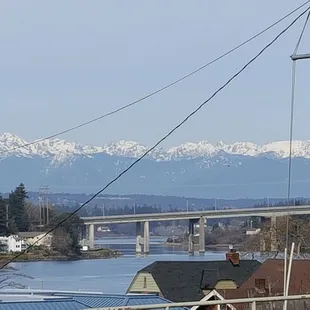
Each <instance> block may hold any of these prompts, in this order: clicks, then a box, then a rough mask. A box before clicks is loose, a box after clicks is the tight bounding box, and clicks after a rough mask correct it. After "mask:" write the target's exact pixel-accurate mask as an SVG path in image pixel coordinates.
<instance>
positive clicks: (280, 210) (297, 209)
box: [82, 205, 310, 225]
mask: <svg viewBox="0 0 310 310" xmlns="http://www.w3.org/2000/svg"><path fill="white" fill-rule="evenodd" d="M287 214H289V215H301V214H310V205H306V206H282V207H281V206H280V207H268V208H246V209H227V210H208V211H190V212H166V213H164V212H163V213H150V214H128V215H113V216H95V217H82V220H84V223H85V225H89V224H113V223H136V222H144V221H173V220H189V219H199V218H200V217H205V218H207V219H216V218H232V217H249V216H262V217H272V216H284V215H287Z"/></svg>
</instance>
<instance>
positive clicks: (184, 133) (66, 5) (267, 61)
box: [0, 0, 310, 145]
mask: <svg viewBox="0 0 310 310" xmlns="http://www.w3.org/2000/svg"><path fill="white" fill-rule="evenodd" d="M302 2H304V1H300V0H299V1H289V0H272V1H270V0H260V1H248V0H234V1H206V0H204V1H203V0H201V1H180V0H175V1H166V0H156V1H155V0H154V1H142V0H141V1H116V0H113V1H101V0H92V1H82V0H70V1H69V0H67V1H60V0H59V1H55V0H54V1H48V2H47V1H40V0H38V1H26V0H24V1H15V0H10V1H4V2H2V3H1V10H0V42H1V54H0V55H1V57H0V100H1V116H2V117H1V122H0V132H12V133H15V134H17V135H20V136H21V137H23V138H25V139H27V140H32V139H37V138H41V137H43V136H45V135H49V134H52V133H54V132H55V131H59V130H62V129H65V128H67V127H69V126H72V125H76V124H77V123H79V122H84V121H86V120H88V119H90V118H93V117H96V116H98V115H100V114H104V113H106V112H108V111H110V110H111V109H115V108H117V107H119V106H121V105H124V104H127V103H129V102H130V101H131V100H135V99H137V98H139V97H141V96H143V95H145V94H147V93H149V92H151V91H153V90H155V89H157V88H159V87H162V86H163V85H165V84H166V83H169V82H171V81H173V80H174V79H176V78H179V77H180V76H182V75H183V74H186V73H188V72H189V71H191V70H193V69H195V68H196V67H199V66H201V65H202V64H204V63H206V62H208V61H209V60H211V59H212V58H214V57H216V56H218V55H219V54H221V53H223V52H225V51H226V50H228V49H230V48H231V47H233V46H235V45H236V44H239V43H240V42H242V41H243V40H245V39H247V38H248V37H250V36H251V35H253V34H255V33H256V32H258V31H260V30H262V29H263V28H264V27H266V26H268V25H269V24H271V23H272V22H274V21H275V20H276V19H278V18H280V17H281V16H283V15H285V14H286V13H287V12H288V11H290V10H291V9H293V8H295V7H296V6H298V5H299V4H301V3H302ZM288 22H289V21H285V22H284V23H283V24H280V25H278V26H277V27H276V28H275V29H273V30H272V31H270V32H268V33H267V34H266V35H264V36H263V37H262V38H260V39H258V40H256V41H255V42H252V43H250V45H248V46H246V47H245V48H243V49H242V50H239V51H238V52H236V53H234V54H232V55H231V56H229V57H227V58H225V60H222V61H220V62H218V63H217V64H215V65H212V67H209V68H208V69H206V70H204V71H202V72H200V73H199V74H197V75H195V76H194V77H192V78H190V79H189V80H187V81H185V82H182V83H181V84H179V85H178V86H176V87H173V88H171V89H170V90H168V91H165V92H163V93H161V94H160V95H157V96H156V97H153V98H152V99H149V100H147V101H144V102H143V103H140V104H139V105H137V106H136V107H134V108H131V109H128V110H126V111H123V112H121V113H119V114H117V115H114V116H112V117H110V118H109V119H105V120H103V121H100V122H98V123H96V124H93V125H90V126H88V127H85V128H83V129H79V130H77V131H75V132H72V133H70V134H67V135H65V136H62V138H64V139H68V140H73V141H77V142H81V143H88V144H103V143H107V142H110V141H117V140H120V139H128V140H137V141H140V142H141V143H144V144H146V145H150V144H151V143H153V142H155V141H156V140H157V139H158V138H159V137H160V136H161V135H162V134H164V133H166V132H167V131H168V130H169V129H170V128H171V127H172V126H173V125H174V124H176V123H177V122H178V121H179V120H180V119H182V118H183V117H184V116H185V115H186V114H187V113H188V112H189V111H191V110H192V109H194V108H195V107H196V106H197V105H198V104H199V103H200V102H201V101H202V100H204V99H206V98H207V97H208V96H209V95H210V94H211V93H212V92H213V91H214V90H215V89H216V88H217V87H218V86H220V85H221V84H222V83H223V82H225V81H226V80H227V78H229V77H230V76H231V75H232V74H233V73H234V72H235V71H236V70H238V69H239V68H240V67H241V66H242V65H243V64H244V63H245V62H246V61H247V60H249V59H250V58H251V57H253V56H254V54H255V53H256V52H257V51H258V50H260V49H261V48H262V47H263V46H264V45H265V44H266V43H267V42H269V41H270V40H271V39H272V38H273V37H274V36H275V35H276V34H277V33H278V32H279V31H280V30H281V29H282V28H284V27H285V25H287V24H288ZM302 24H303V21H300V22H299V23H298V24H296V26H294V28H293V29H292V30H290V32H289V33H288V34H286V35H285V36H284V37H282V39H281V40H280V41H278V42H277V43H276V44H275V45H274V46H273V47H272V48H271V49H270V50H268V52H267V53H266V54H264V56H263V57H261V58H260V59H259V61H257V62H256V63H255V64H254V65H253V66H252V67H251V68H250V69H248V70H247V71H246V72H244V73H243V75H242V76H241V77H239V78H238V80H236V81H235V82H233V83H232V84H231V85H230V86H229V87H228V88H227V89H225V91H224V92H222V93H221V94H220V95H219V96H218V97H217V98H216V99H215V100H213V101H212V102H211V104H210V105H209V106H208V107H205V108H204V109H203V111H202V112H201V113H200V114H199V115H198V116H195V117H194V118H193V119H192V120H191V121H190V122H188V123H187V125H186V126H184V127H183V128H182V129H181V130H180V131H178V132H177V133H176V134H175V135H173V136H172V137H171V138H170V139H169V141H167V143H166V145H176V144H179V143H183V142H186V141H198V140H208V141H210V142H217V141H219V140H223V141H225V142H234V141H253V142H258V143H264V142H268V141H275V140H285V139H287V138H288V131H289V130H288V126H289V122H288V120H289V100H290V83H291V82H290V80H291V61H290V58H289V56H290V54H291V53H292V51H293V50H294V47H295V44H296V41H297V38H298V36H299V33H300V30H301V27H302ZM308 28H309V29H308V31H307V33H306V36H305V40H304V43H303V44H302V46H301V50H300V52H310V44H309V42H310V25H309V27H308ZM309 79H310V61H308V62H307V61H304V62H303V63H300V65H298V83H297V85H298V88H297V92H298V95H297V100H296V104H297V108H296V130H295V138H296V139H310V134H309V132H310V122H309V120H308V119H309V115H310V105H309V97H310V90H309V88H308V89H307V86H309Z"/></svg>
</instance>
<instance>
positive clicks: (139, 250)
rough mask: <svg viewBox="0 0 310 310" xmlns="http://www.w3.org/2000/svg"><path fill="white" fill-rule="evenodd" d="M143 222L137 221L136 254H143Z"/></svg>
mask: <svg viewBox="0 0 310 310" xmlns="http://www.w3.org/2000/svg"><path fill="white" fill-rule="evenodd" d="M140 242H141V222H137V223H136V254H141V252H142V249H141V244H140Z"/></svg>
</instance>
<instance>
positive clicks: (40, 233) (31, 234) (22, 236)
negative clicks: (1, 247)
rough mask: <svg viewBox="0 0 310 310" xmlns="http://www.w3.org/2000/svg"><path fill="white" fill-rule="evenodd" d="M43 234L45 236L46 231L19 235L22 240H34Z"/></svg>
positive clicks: (24, 232)
mask: <svg viewBox="0 0 310 310" xmlns="http://www.w3.org/2000/svg"><path fill="white" fill-rule="evenodd" d="M43 234H45V232H44V231H43V232H42V231H22V232H19V233H18V236H19V237H21V238H34V237H38V236H40V235H43Z"/></svg>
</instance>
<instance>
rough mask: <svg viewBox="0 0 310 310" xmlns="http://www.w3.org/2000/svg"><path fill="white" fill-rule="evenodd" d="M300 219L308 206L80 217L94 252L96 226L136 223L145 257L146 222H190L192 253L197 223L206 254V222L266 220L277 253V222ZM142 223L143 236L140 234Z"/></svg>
mask: <svg viewBox="0 0 310 310" xmlns="http://www.w3.org/2000/svg"><path fill="white" fill-rule="evenodd" d="M287 214H288V215H302V214H310V205H306V206H279V207H266V208H245V209H226V210H211V211H210V210H207V211H190V212H186V211H185V212H167V213H150V214H129V215H113V216H95V217H82V220H83V221H84V223H85V225H86V226H87V228H88V244H89V247H90V248H94V239H95V228H94V226H95V225H103V224H120V223H136V253H137V254H139V253H142V245H143V250H144V253H145V254H148V253H149V248H150V247H149V238H150V234H149V222H150V221H153V222H154V221H157V222H160V221H174V220H188V221H189V228H188V231H189V240H188V252H189V253H190V254H193V253H194V243H193V237H194V225H195V223H199V253H200V254H204V252H205V223H206V222H207V219H221V218H235V217H238V218H240V217H250V216H258V217H266V218H270V219H271V251H276V250H277V244H276V232H275V225H276V218H277V217H281V216H285V215H287ZM142 223H144V225H143V232H142Z"/></svg>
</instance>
